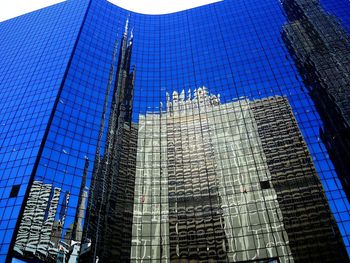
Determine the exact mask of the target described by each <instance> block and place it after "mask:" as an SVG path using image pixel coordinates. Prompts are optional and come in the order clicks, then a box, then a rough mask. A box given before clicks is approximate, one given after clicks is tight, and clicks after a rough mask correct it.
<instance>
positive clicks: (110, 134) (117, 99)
mask: <svg viewBox="0 0 350 263" xmlns="http://www.w3.org/2000/svg"><path fill="white" fill-rule="evenodd" d="M132 45H133V36H132V33H131V36H130V37H128V21H127V22H126V25H125V31H124V35H123V37H122V39H121V43H120V52H119V60H118V67H117V70H116V76H115V84H114V90H113V99H112V103H111V108H110V112H109V120H108V129H107V134H106V143H105V146H104V153H103V156H102V157H101V156H100V144H101V139H102V134H103V131H104V124H105V116H106V112H107V104H108V97H109V91H110V85H111V83H112V79H113V75H114V67H113V65H114V59H113V62H112V65H111V71H110V76H109V84H108V86H107V92H106V97H105V103H104V109H103V116H102V120H101V125H100V133H99V141H98V146H97V151H96V156H95V162H94V169H93V175H92V177H93V178H92V183H91V188H90V196H89V202H88V211H87V216H86V224H85V234H84V238H85V241H88V240H89V241H90V240H91V244H92V246H91V251H90V253H86V255H83V256H82V261H85V262H86V261H93V262H94V261H95V259H96V258H97V257H98V258H99V259H100V260H101V261H103V262H113V261H114V260H115V257H125V258H126V259H127V258H128V257H129V256H128V253H129V250H130V245H128V244H127V243H130V242H131V239H130V233H128V232H130V231H131V229H130V227H131V222H129V221H131V215H132V205H130V199H131V200H132V198H131V196H132V192H133V184H134V179H133V178H134V169H135V165H134V164H133V162H134V161H135V160H134V159H135V154H136V153H135V151H134V150H133V149H135V147H136V145H134V143H135V141H136V138H135V136H137V129H135V127H134V124H133V123H132V122H131V114H132V103H133V92H134V90H133V89H134V78H135V71H134V70H130V60H131V52H132ZM116 48H117V45H115V49H114V58H115V56H116V51H117V50H116ZM130 187H131V189H129V188H130ZM126 223H128V226H126V225H125V224H126ZM128 229H129V230H128ZM123 246H126V248H123ZM123 251H124V252H126V253H127V255H123V253H124V252H123Z"/></svg>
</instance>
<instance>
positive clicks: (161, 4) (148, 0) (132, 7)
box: [108, 0, 223, 15]
mask: <svg viewBox="0 0 350 263" xmlns="http://www.w3.org/2000/svg"><path fill="white" fill-rule="evenodd" d="M108 1H109V2H111V3H113V4H115V5H117V6H119V7H122V8H124V9H127V10H129V11H133V12H136V13H141V14H149V15H160V14H169V13H175V12H178V11H183V10H187V9H191V8H194V7H199V6H203V5H208V4H211V3H216V2H221V1H223V0H108Z"/></svg>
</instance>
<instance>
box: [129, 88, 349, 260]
mask: <svg viewBox="0 0 350 263" xmlns="http://www.w3.org/2000/svg"><path fill="white" fill-rule="evenodd" d="M166 108H167V112H161V113H160V114H153V113H148V114H146V115H145V116H141V117H140V122H139V137H138V151H137V152H138V154H137V166H136V168H137V170H136V179H135V180H136V181H135V182H136V183H135V205H134V220H133V240H132V241H133V242H132V254H131V259H132V260H135V261H136V262H138V261H141V260H156V259H158V260H159V259H163V260H170V261H171V262H187V261H188V260H189V261H190V262H192V261H193V262H197V261H201V260H206V259H210V260H214V261H215V262H227V261H229V262H236V261H239V262H240V261H246V260H256V261H254V262H266V261H267V260H271V261H273V260H276V262H277V260H279V261H280V262H294V261H295V262H305V260H306V261H307V262H320V259H321V257H322V260H324V262H342V260H343V261H344V260H345V259H346V254H344V253H345V250H344V245H343V244H342V241H341V239H340V235H339V231H338V229H337V227H336V225H335V222H334V219H333V217H332V215H331V213H330V211H329V207H328V204H327V202H326V199H325V196H324V193H323V189H322V186H321V184H320V180H319V178H318V176H317V174H316V172H315V170H314V167H313V164H312V161H311V158H310V156H309V153H308V150H307V148H306V147H305V143H304V141H303V138H302V136H301V134H300V132H299V129H298V126H297V125H296V122H295V119H294V117H293V114H292V112H291V109H290V107H289V104H288V101H287V100H286V99H285V98H283V97H271V98H268V99H263V100H255V101H249V100H239V101H237V102H233V103H227V104H220V97H219V96H213V95H208V93H207V91H206V89H205V88H199V89H198V90H197V91H195V97H194V98H193V99H192V98H191V93H189V96H187V99H186V98H185V94H184V92H182V93H181V94H180V95H178V93H176V92H175V93H173V96H172V100H170V98H169V96H168V98H167V107H166ZM276 154H277V155H278V156H279V159H276V158H277V156H276ZM303 198H307V200H312V201H311V202H308V201H307V200H304V199H303ZM315 204H316V206H314V205H315ZM320 218H322V222H320ZM311 238H313V241H314V242H311V241H310V240H311ZM326 247H328V248H330V249H329V250H328V249H325V248H326ZM305 249H309V251H308V252H307V253H306V252H305ZM320 250H321V251H322V252H320ZM322 253H323V254H322ZM301 255H302V256H301ZM320 255H321V256H320Z"/></svg>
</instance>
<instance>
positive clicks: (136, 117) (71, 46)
mask: <svg viewBox="0 0 350 263" xmlns="http://www.w3.org/2000/svg"><path fill="white" fill-rule="evenodd" d="M321 4H322V5H323V6H324V7H325V8H326V10H328V11H329V12H332V14H336V15H337V17H339V18H340V19H341V22H342V25H343V27H344V28H345V30H347V31H349V27H348V26H349V25H350V15H349V14H350V12H349V10H350V4H349V2H348V1H345V0H337V1H332V2H331V1H322V3H321ZM284 8H285V7H284V6H283V5H282V4H281V2H280V1H277V0H265V1H256V0H255V1H253V0H235V1H230V0H225V1H222V2H218V3H214V4H210V5H207V6H203V7H199V8H195V9H191V10H187V11H183V12H178V13H174V14H169V15H159V16H151V15H141V14H136V13H130V12H128V11H126V10H123V9H121V8H118V7H117V6H114V5H113V4H111V3H108V2H107V1H103V0H94V1H77V0H68V1H67V2H65V3H61V4H59V5H56V6H53V7H50V8H47V9H44V10H41V11H38V12H34V13H32V14H28V15H25V16H23V17H19V18H16V19H14V20H10V21H7V22H5V23H2V24H0V28H1V39H4V41H3V42H2V43H1V45H2V46H3V47H4V49H3V50H6V52H2V53H1V56H2V58H3V61H4V63H3V64H2V66H1V67H2V68H1V75H0V77H1V78H2V79H1V98H2V99H1V102H0V103H2V111H3V112H4V114H2V115H1V116H0V118H2V122H3V124H5V125H3V124H1V125H2V126H1V127H2V128H1V133H0V136H1V138H3V143H2V148H1V152H3V154H2V155H1V156H2V157H1V158H3V161H1V163H0V165H1V167H2V168H1V169H2V170H1V172H2V174H1V177H0V178H1V181H0V183H1V185H0V191H1V192H0V193H2V197H1V203H0V204H1V205H0V211H1V212H0V217H1V216H2V221H1V226H0V231H2V232H3V234H0V241H1V242H0V243H1V256H2V258H1V259H4V258H5V257H6V255H7V254H8V250H9V245H10V243H11V242H12V250H11V252H10V254H11V255H10V256H11V257H12V256H15V257H17V258H22V259H23V258H35V259H41V260H43V261H50V260H56V259H57V258H64V257H72V260H73V257H75V256H77V255H78V254H79V250H81V252H82V255H81V256H80V258H81V260H84V256H85V257H86V256H87V255H88V258H89V260H90V261H91V260H92V259H93V258H95V257H96V256H99V258H102V259H104V260H105V261H104V262H108V260H114V259H115V258H121V259H123V260H131V261H132V262H151V261H153V262H170V261H171V262H192V261H190V260H193V262H199V261H202V262H210V261H214V262H217V261H223V262H226V261H229V262H235V261H237V262H240V261H249V260H256V261H255V262H269V261H268V260H271V261H270V262H278V261H280V262H294V261H295V262H302V261H303V260H304V261H305V260H306V261H308V262H320V260H321V259H320V257H321V258H322V260H326V261H327V260H328V261H329V262H332V261H333V262H341V261H342V260H343V261H344V262H346V260H347V257H348V256H347V255H345V252H344V251H343V246H345V247H346V250H348V251H349V249H350V243H349V232H350V226H349V224H350V221H349V207H350V206H349V201H348V199H347V197H346V195H345V193H344V191H343V189H342V184H341V182H340V179H339V177H338V174H337V172H336V170H335V168H334V165H333V164H332V161H331V160H330V157H329V156H328V152H327V149H326V147H325V145H324V144H323V141H322V139H321V136H320V128H321V127H323V121H322V119H321V117H320V115H319V112H318V109H317V108H316V107H315V104H316V103H315V101H313V99H312V97H310V95H309V91H308V90H309V89H308V87H307V85H305V84H304V82H305V79H303V76H302V75H301V74H300V73H299V71H298V67H297V62H296V61H295V59H293V57H292V52H291V50H290V47H288V45H286V43H285V41H284V38H283V28H284V27H285V26H286V25H287V24H288V23H290V20H288V19H290V18H288V17H287V16H286V13H285V11H284V10H285V9H284ZM128 17H129V18H128ZM127 18H128V19H129V26H128V30H127V31H126V32H127V35H126V36H124V35H123V34H124V32H125V28H124V27H125V22H126V20H127ZM42 21H45V23H43V22H42ZM50 23H52V24H50ZM24 25H26V26H24ZM21 30H22V31H23V32H22V31H21ZM45 30H46V31H45ZM131 31H133V39H132V43H131V42H129V40H131ZM5 36H7V37H5ZM9 36H10V37H9ZM123 37H124V40H125V41H126V42H125V46H124V47H132V50H131V49H130V52H131V53H130V54H129V55H125V56H126V57H128V56H129V57H130V61H129V60H128V59H126V60H125V61H126V62H125V63H126V64H125V65H124V64H123V65H124V66H123V71H122V72H124V73H125V75H123V76H118V74H117V72H118V68H119V69H120V67H121V66H120V65H121V64H120V61H121V60H120V55H121V54H126V53H125V52H126V51H125V50H124V51H123ZM116 41H117V42H116ZM115 43H117V45H115ZM16 45H17V46H16ZM18 46H19V47H18ZM56 52H57V53H56ZM113 52H116V54H115V56H114V55H113ZM118 58H119V60H118ZM111 65H113V67H112V66H111ZM131 73H135V75H133V76H135V80H134V83H133V85H131V84H130V82H127V83H129V84H125V83H124V82H123V83H124V84H120V85H119V86H118V85H117V86H118V87H120V89H119V91H120V90H124V91H127V90H130V87H131V86H132V87H133V95H131V94H129V95H125V94H124V95H120V94H119V93H118V94H119V97H118V98H115V99H114V100H113V96H114V95H115V94H116V92H115V83H116V82H118V81H116V80H125V79H127V78H128V77H130V76H131V75H132V74H131ZM303 80H304V82H303ZM203 86H205V87H206V89H207V92H208V93H209V95H210V96H211V95H213V94H215V96H216V97H215V98H216V99H218V98H219V103H218V102H213V101H212V100H211V99H209V98H211V97H210V96H209V95H208V96H209V97H208V98H207V97H206V96H204V97H205V98H206V99H203V100H204V101H205V102H203V104H201V106H198V105H197V107H196V110H186V111H185V110H184V109H185V108H186V107H188V104H191V103H192V101H195V96H197V101H199V99H198V98H199V97H201V96H202V95H200V96H199V95H198V93H196V92H199V88H203ZM106 90H107V91H108V90H110V91H109V92H107V98H108V100H107V104H106V106H104V105H105V102H106V100H105V97H106ZM116 90H118V89H116ZM183 90H184V93H182V91H183ZM189 90H191V91H190V92H189ZM195 90H196V91H195ZM174 91H176V92H177V93H173V92H174ZM202 91H203V89H202ZM167 92H168V93H169V94H170V95H169V97H168V98H167V95H166V93H167ZM174 94H175V102H176V103H175V102H174ZM218 94H219V96H218ZM123 96H125V98H124V97H123ZM190 96H191V98H190ZM121 98H124V100H122V99H121ZM267 98H269V99H267ZM113 101H114V102H118V103H120V105H119V104H118V105H119V106H118V107H119V108H118V110H115V112H116V114H117V115H116V116H124V117H123V119H121V118H119V119H118V118H116V117H113V114H111V112H112V113H113V109H114V108H113V107H114V106H113V105H114V104H113ZM183 101H190V102H191V103H190V102H188V104H186V103H185V102H183ZM266 101H267V103H262V104H259V103H260V102H266ZM170 102H171V103H174V104H172V105H177V103H178V105H182V104H181V103H183V105H187V106H181V107H184V108H181V109H180V108H177V109H175V111H173V114H174V115H172V117H170V116H171V112H170V107H169V103H170ZM180 102H181V103H180ZM193 103H194V104H195V103H197V102H193ZM201 103H202V102H201ZM199 104H200V103H199ZM26 105H27V106H26ZM208 105H210V106H208ZM128 107H131V109H132V115H131V116H130V115H128V114H129V113H127V109H129V108H128ZM172 107H173V106H172ZM179 107H180V106H179ZM259 107H260V108H259ZM259 109H261V111H259ZM176 111H179V112H180V113H178V118H177V119H176V120H175V117H174V116H175V113H174V112H176ZM197 111H199V112H202V114H199V113H198V112H197ZM104 112H105V113H106V116H105V121H104V126H103V127H102V126H101V119H103V117H102V116H103V114H104ZM118 114H119V115H118ZM121 114H124V115H121ZM198 114H199V115H200V116H199V115H198ZM259 114H260V115H259ZM26 116H28V119H27V117H26ZM50 116H51V118H50ZM125 116H130V118H129V119H128V118H126V117H125ZM269 116H270V117H271V118H270V119H269ZM112 117H113V118H112ZM22 119H23V120H22ZM264 122H266V123H268V124H267V125H264ZM111 123H114V124H113V125H114V126H113V127H114V128H113V129H112V128H109V127H112V125H111ZM17 125H18V126H17ZM265 126H267V128H266V127H265ZM6 127H8V128H6ZM101 127H102V129H101ZM264 127H265V128H264ZM264 129H266V132H265V133H264ZM288 129H290V130H288ZM111 130H112V131H114V133H113V132H112V133H109V131H111ZM286 130H287V131H288V132H287V134H286ZM100 131H102V133H101V132H100ZM45 132H46V133H45ZM44 134H46V135H45V136H44ZM26 138H27V139H26ZM30 138H32V139H30ZM111 138H112V139H113V140H111ZM112 141H113V143H109V142H112ZM27 142H30V143H31V144H28V143H27ZM98 142H100V148H99V147H97V146H98ZM177 143H178V144H177ZM294 143H296V144H294ZM109 146H110V147H111V148H110V149H109V148H108V147H109ZM21 147H23V153H21V155H19V153H20V152H22V151H21V149H22V148H21ZM225 147H226V148H225ZM97 149H100V150H99V152H97V153H96V151H97ZM179 150H180V152H177V151H179ZM273 150H275V151H276V152H277V153H278V155H276V156H274V155H273V154H272V153H271V152H270V151H273ZM126 153H127V154H126ZM113 154H114V155H113ZM123 154H124V155H123ZM109 155H113V156H114V157H108V156H109ZM97 159H100V161H99V162H96V160H97ZM293 160H295V162H294V161H293ZM109 161H111V162H113V164H115V165H110V162H109ZM98 163H101V166H98V165H97V164H98ZM34 164H35V165H34ZM188 166H190V167H191V169H190V172H189V174H188V178H185V177H186V176H187V175H185V174H186V173H187V172H188V171H186V170H187V168H188ZM33 167H34V168H35V169H34V170H33ZM101 167H107V168H108V169H110V170H108V171H107V172H105V171H104V170H103V169H102V168H101ZM276 167H277V168H276ZM107 168H106V169H107ZM99 169H100V170H99ZM101 169H102V170H101ZM201 169H203V171H201ZM197 170H198V171H197ZM98 171H100V172H98ZM185 171H186V173H185ZM98 174H100V175H98ZM101 174H103V176H101ZM281 176H282V177H283V178H285V177H286V178H287V179H288V178H291V179H290V180H289V181H288V180H287V181H288V182H287V183H285V185H284V182H281V181H279V180H280V178H281ZM180 177H181V178H180ZM102 178H103V179H102ZM299 179H300V180H299ZM186 180H187V181H186ZM188 180H189V181H188ZM197 181H198V182H200V183H199V185H198V187H197V186H196V187H194V185H196V184H197V183H198V182H197ZM29 182H30V183H31V184H32V187H31V188H28V187H27V186H28V183H29ZM201 183H202V184H203V185H201ZM321 184H322V185H321ZM13 185H21V187H20V190H19V192H18V197H13V198H9V196H10V194H12V193H13V192H16V189H14V190H12V187H13ZM91 186H93V187H91ZM282 186H284V187H285V188H283V187H282ZM174 187H175V188H174ZM172 188H174V189H175V190H174V189H172ZM322 188H323V189H324V193H325V195H324V194H323V190H322ZM93 189H98V190H93ZM101 189H102V190H101ZM105 189H106V190H105ZM171 189H172V190H171ZM181 189H182V190H181ZM25 195H26V198H27V201H26V202H23V197H24V196H25ZM94 198H96V199H94ZM198 198H199V200H197V199H198ZM326 199H327V200H328V203H327V202H326ZM94 200H98V202H97V205H96V201H94ZM293 200H294V201H293ZM100 201H101V202H100ZM94 202H95V203H94ZM181 202H182V203H181ZM191 202H192V203H191ZM196 202H197V203H196ZM288 202H289V203H288ZM290 202H291V203H290ZM293 202H294V203H293ZM198 203H201V204H200V205H199V204H198ZM289 205H291V206H289ZM96 207H97V208H96ZM313 207H317V209H316V211H313V210H312V208H313ZM33 209H34V210H33ZM196 209H197V210H196ZM298 209H299V210H298ZM20 211H21V212H22V213H21V214H22V215H23V216H22V217H20V220H17V219H18V215H19V214H20ZM34 211H35V212H34ZM86 211H87V212H86ZM288 211H292V212H294V214H291V215H290V214H288ZM298 213H299V214H298ZM318 213H320V214H318ZM191 215H192V218H190V217H191ZM289 216H290V217H289ZM182 217H185V219H184V218H182ZM333 217H334V219H333ZM34 218H36V219H34ZM35 220H36V221H35ZM120 220H121V221H120ZM334 220H335V221H334ZM202 221H203V222H206V223H207V224H209V225H205V223H203V222H202ZM116 222H118V224H117V223H116ZM189 222H191V223H189ZM334 222H336V224H335V223H334ZM201 224H204V225H201ZM307 225H311V228H309V229H308V230H303V227H304V226H307ZM28 226H32V227H29V228H28ZM114 226H117V227H114ZM15 227H16V232H17V233H18V234H17V235H13V231H14V228H15ZM179 227H182V228H181V231H180V230H179ZM318 227H319V228H320V229H319V228H318ZM107 229H108V231H107ZM331 229H333V231H331ZM316 230H317V231H316ZM2 232H0V233H2ZM331 232H332V233H333V234H330V233H331ZM120 233H122V234H120ZM316 233H322V235H321V236H317V235H316ZM1 238H2V240H1ZM107 238H108V239H107ZM89 239H90V240H91V241H92V242H91V247H92V248H93V249H88V248H87V245H88V244H89V242H88V240H89ZM106 240H108V242H107V241H106ZM321 240H327V242H328V243H327V242H325V243H324V244H322V242H321ZM72 241H75V242H76V243H74V242H73V243H72ZM213 242H214V243H215V244H214V245H213ZM300 243H301V244H303V245H300ZM120 244H123V245H120ZM193 244H195V245H193ZM304 244H305V246H304ZM325 244H326V245H327V246H326V247H329V248H330V247H333V248H332V249H329V250H328V251H327V250H326V249H324V248H323V245H325ZM190 245H192V246H193V247H191V246H190ZM95 248H96V250H95ZM69 250H70V251H71V252H72V253H71V255H70V256H69V255H68V252H67V251H69ZM317 250H318V251H321V250H322V251H325V252H324V254H323V255H321V254H320V255H316V253H315V251H317ZM296 251H299V253H297V252H296ZM306 251H308V253H307V252H306ZM313 251H314V252H313ZM84 253H85V255H84ZM300 253H301V254H302V255H303V256H301V257H300V256H299V257H298V256H297V255H299V254H300ZM338 256H339V258H337V257H338ZM342 257H343V258H342ZM74 260H75V259H74ZM196 260H197V261H196ZM258 260H260V261H258ZM317 260H318V261H317ZM326 261H325V262H326ZM112 262H113V261H112ZM253 262H254V261H253Z"/></svg>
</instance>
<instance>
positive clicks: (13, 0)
mask: <svg viewBox="0 0 350 263" xmlns="http://www.w3.org/2000/svg"><path fill="white" fill-rule="evenodd" d="M63 1H64V0H30V1H29V0H0V22H2V21H5V20H7V19H10V18H13V17H16V16H20V15H23V14H26V13H29V12H32V11H35V10H38V9H41V8H44V7H47V6H50V5H54V4H57V3H60V2H63Z"/></svg>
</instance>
